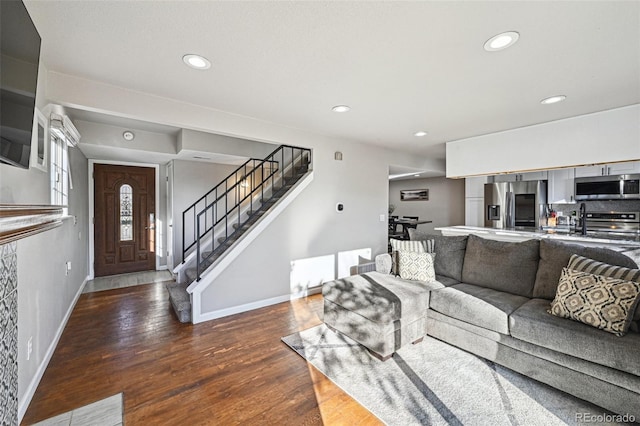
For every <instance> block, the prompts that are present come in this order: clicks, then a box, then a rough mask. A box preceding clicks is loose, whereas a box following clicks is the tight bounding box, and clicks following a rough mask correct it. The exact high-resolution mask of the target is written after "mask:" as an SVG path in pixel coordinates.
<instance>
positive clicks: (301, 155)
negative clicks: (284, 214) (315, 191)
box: [182, 145, 311, 280]
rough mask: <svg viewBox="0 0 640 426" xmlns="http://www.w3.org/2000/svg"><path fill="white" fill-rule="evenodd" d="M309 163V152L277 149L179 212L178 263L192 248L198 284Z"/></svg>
mask: <svg viewBox="0 0 640 426" xmlns="http://www.w3.org/2000/svg"><path fill="white" fill-rule="evenodd" d="M310 164H311V150H309V149H307V148H298V147H294V146H290V145H281V146H279V147H278V148H277V149H276V150H274V151H273V152H272V153H271V154H269V155H268V156H266V157H265V158H264V159H262V160H259V159H254V158H252V159H249V160H247V161H246V162H245V163H244V164H242V165H241V166H240V167H238V168H237V169H236V170H235V171H234V172H233V173H231V174H230V175H229V176H228V177H227V178H225V179H224V180H223V181H222V182H220V183H219V184H218V185H216V186H215V187H214V188H213V189H211V190H210V191H209V192H207V193H206V194H205V195H203V196H202V197H200V198H199V199H198V200H197V201H196V202H195V203H193V204H192V205H191V206H189V207H188V208H187V209H185V210H184V211H183V212H182V263H184V262H185V260H186V258H187V256H188V254H189V253H190V252H191V250H192V249H193V247H194V246H195V247H196V250H195V251H196V265H197V266H196V279H197V280H200V277H201V274H202V272H203V271H204V270H205V269H206V268H207V267H208V266H209V265H210V264H211V262H212V258H213V257H214V256H215V255H217V254H220V253H221V252H223V251H224V250H226V248H228V247H230V246H231V245H232V244H233V242H235V241H236V239H237V238H238V237H239V236H240V235H241V234H242V233H243V232H244V231H245V230H246V228H248V226H250V225H251V223H252V222H254V221H255V220H256V219H257V217H258V216H259V215H261V214H262V212H264V211H266V210H267V209H268V208H269V207H270V206H271V205H273V203H274V202H275V201H276V200H277V199H279V197H281V196H282V195H284V193H286V192H287V191H288V189H289V188H290V187H291V186H292V185H293V184H294V183H295V182H296V181H297V180H298V179H299V178H300V177H301V176H303V175H304V174H305V173H306V172H307V170H308V169H309V165H310ZM243 225H244V226H243ZM216 236H218V237H217V238H216Z"/></svg>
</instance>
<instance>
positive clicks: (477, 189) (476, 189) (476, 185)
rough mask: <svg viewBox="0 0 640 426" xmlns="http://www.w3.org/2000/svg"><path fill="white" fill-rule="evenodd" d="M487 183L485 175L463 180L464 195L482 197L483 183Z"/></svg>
mask: <svg viewBox="0 0 640 426" xmlns="http://www.w3.org/2000/svg"><path fill="white" fill-rule="evenodd" d="M485 183H487V177H486V176H478V177H469V178H466V179H465V180H464V196H465V198H469V197H480V198H483V197H484V184H485Z"/></svg>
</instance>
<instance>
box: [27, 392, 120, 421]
mask: <svg viewBox="0 0 640 426" xmlns="http://www.w3.org/2000/svg"><path fill="white" fill-rule="evenodd" d="M122 424H123V419H122V394H121V393H119V394H117V395H113V396H110V397H108V398H105V399H103V400H101V401H96V402H94V403H92V404H89V405H85V406H84V407H80V408H77V409H75V410H73V411H69V412H67V413H63V414H60V415H58V416H55V417H51V418H50V419H47V420H44V421H41V422H38V423H36V424H35V425H34V426H62V425H65V426H121V425H122Z"/></svg>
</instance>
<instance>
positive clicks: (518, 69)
mask: <svg viewBox="0 0 640 426" xmlns="http://www.w3.org/2000/svg"><path fill="white" fill-rule="evenodd" d="M25 3H26V5H27V8H28V10H29V12H30V14H31V15H32V18H33V20H34V22H35V24H36V26H37V28H38V30H39V32H40V34H41V36H42V38H43V50H42V51H43V60H44V62H45V64H46V65H47V67H48V69H49V70H52V71H58V72H62V73H68V74H72V75H77V76H81V77H84V78H88V79H93V80H97V81H102V82H107V83H110V84H115V85H119V86H122V87H127V88H133V89H135V90H138V91H143V92H149V93H154V94H157V95H160V96H165V97H169V98H173V99H178V100H182V101H186V102H190V103H194V104H199V105H204V106H207V107H212V108H216V109H220V110H223V111H228V112H231V113H235V114H240V115H244V116H250V117H255V118H259V119H261V120H267V121H270V122H275V123H280V124H283V125H287V126H292V127H296V128H302V129H306V130H309V131H313V132H316V133H321V134H326V135H331V136H336V137H341V138H347V139H352V140H356V141H361V142H364V143H370V144H376V145H383V146H389V147H394V148H396V149H401V150H406V151H408V152H413V153H416V154H419V155H425V156H432V157H437V158H444V143H445V142H447V141H450V140H456V139H461V138H466V137H471V136H476V135H481V134H486V133H491V132H496V131H500V130H506V129H511V128H516V127H521V126H526V125H531V124H536V123H541V122H547V121H552V120H557V119H561V118H566V117H570V116H575V115H580V114H586V113H591V112H596V111H602V110H606V109H610V108H615V107H620V106H626V105H630V104H634V103H639V102H640V77H639V76H640V2H638V1H620V2H617V1H589V2H587V1H580V2H538V1H532V2H527V1H518V2H516V1H504V2H496V1H493V2H484V1H474V2H452V1H450V2H218V1H197V2H191V1H120V2H116V1H55V0H48V1H33V0H25ZM509 30H512V31H518V32H519V33H520V40H519V42H518V43H517V44H515V45H514V46H513V47H511V48H509V49H507V50H504V51H499V52H491V53H490V52H486V51H484V50H483V48H482V46H483V44H484V42H485V41H486V40H487V39H489V38H490V37H492V36H494V35H496V34H498V33H500V32H503V31H509ZM186 53H198V54H201V55H204V56H206V57H207V58H208V59H209V60H210V61H211V62H212V64H213V66H212V67H211V69H210V70H208V71H196V70H192V69H189V68H187V67H186V66H185V65H184V64H183V63H182V61H181V57H182V56H183V55H184V54H186ZM556 94H564V95H567V97H568V98H567V100H566V101H565V102H562V103H559V104H555V105H548V106H543V105H541V104H540V100H541V99H543V98H545V97H548V96H551V95H556ZM338 104H347V105H350V106H351V108H352V110H351V111H350V112H348V113H343V114H337V113H333V112H331V110H330V109H331V107H332V106H334V105H338ZM418 130H426V131H428V132H429V134H428V136H426V137H423V138H417V137H415V136H413V133H414V132H416V131H418Z"/></svg>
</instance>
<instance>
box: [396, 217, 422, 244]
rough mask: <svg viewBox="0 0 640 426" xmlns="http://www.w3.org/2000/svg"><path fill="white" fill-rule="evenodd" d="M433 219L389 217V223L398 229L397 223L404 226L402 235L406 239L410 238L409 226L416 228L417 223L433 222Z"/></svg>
mask: <svg viewBox="0 0 640 426" xmlns="http://www.w3.org/2000/svg"><path fill="white" fill-rule="evenodd" d="M432 222H433V221H432V220H420V219H418V220H416V219H402V218H397V219H389V224H390V225H391V226H392V227H393V229H396V226H397V225H401V226H402V236H403V238H404V239H405V240H408V239H409V228H415V227H416V226H417V225H422V224H425V223H432Z"/></svg>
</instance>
